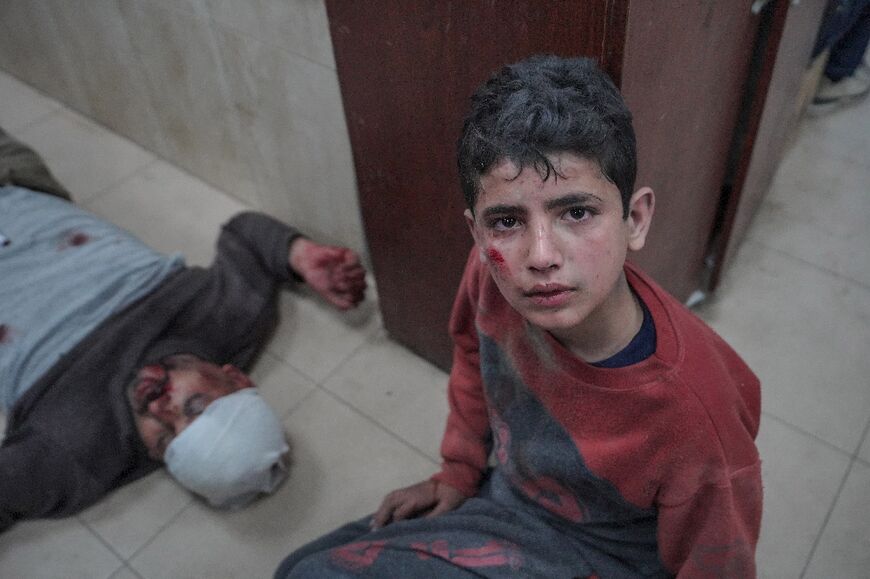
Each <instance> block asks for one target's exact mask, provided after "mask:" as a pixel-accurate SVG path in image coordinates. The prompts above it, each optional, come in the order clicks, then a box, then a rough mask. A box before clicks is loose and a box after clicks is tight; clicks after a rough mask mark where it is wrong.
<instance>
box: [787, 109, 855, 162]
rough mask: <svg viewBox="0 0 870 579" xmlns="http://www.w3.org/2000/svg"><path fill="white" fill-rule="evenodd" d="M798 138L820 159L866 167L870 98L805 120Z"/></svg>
mask: <svg viewBox="0 0 870 579" xmlns="http://www.w3.org/2000/svg"><path fill="white" fill-rule="evenodd" d="M798 138H799V139H800V140H806V141H809V142H811V143H812V144H813V145H812V146H813V149H814V151H815V153H816V155H818V156H819V157H828V158H832V157H836V158H840V159H849V160H852V161H855V162H858V163H866V162H867V153H868V151H870V98H867V99H864V100H863V101H861V102H859V103H856V104H854V105H853V106H850V107H845V108H842V109H840V110H838V111H836V112H834V113H831V114H829V115H822V116H819V117H815V118H814V117H807V118H806V119H804V122H803V123H802V126H801V131H800V135H799V137H798Z"/></svg>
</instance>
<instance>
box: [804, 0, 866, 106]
mask: <svg viewBox="0 0 870 579" xmlns="http://www.w3.org/2000/svg"><path fill="white" fill-rule="evenodd" d="M868 42H870V0H835V1H834V2H832V3H831V5H830V6H829V7H828V10H827V12H826V14H825V18H824V20H823V21H822V26H821V29H820V30H819V35H818V38H817V40H816V46H815V49H814V50H813V57H815V56H816V55H818V54H820V53H821V52H822V51H824V50H825V49H830V55H829V56H828V62H827V65H826V66H825V73H824V75H823V76H822V79H821V81H820V83H819V87H818V89H817V90H816V95H815V97H814V98H813V104H812V107H811V108H812V110H814V111H815V112H825V111H827V110H833V109H835V108H838V107H839V106H841V105H843V104H848V103H850V102H855V101H857V100H859V99H861V98H863V97H864V96H866V95H867V94H868V92H870V69H868V67H867V65H866V64H864V53H865V52H866V50H867V44H868Z"/></svg>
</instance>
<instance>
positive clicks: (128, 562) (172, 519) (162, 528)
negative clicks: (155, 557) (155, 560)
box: [124, 489, 196, 576]
mask: <svg viewBox="0 0 870 579" xmlns="http://www.w3.org/2000/svg"><path fill="white" fill-rule="evenodd" d="M184 492H186V493H188V495H189V496H190V491H188V490H187V489H185V490H184ZM195 502H196V499H194V498H193V496H190V500H188V501H187V504H185V505H184V506H183V507H181V508H180V509H178V512H177V513H175V514H174V515H172V516H171V517H170V518H169V520H167V521H166V522H165V523H163V524H162V525H160V527H158V529H157V530H156V531H154V534H152V535H151V536H150V537H149V538H148V540H147V541H145V542H144V543H142V545H141V546H140V547H139V548H138V549H136V550H135V551H133V553H132V554H131V555H130V556H129V557H128V558H127V559H125V560H124V564H125V565H127V566H128V567H130V569H131V570H132V571H134V572H135V573H136V574H137V575H139V576H141V575H142V574H141V573H139V571H138V570H137V569H136V568H134V567H133V565H132V564H131V562H132V561H133V559H135V558H136V557H137V556H138V555H139V554H140V553H141V552H142V551H144V550H145V549H146V548H147V547H148V545H150V544H151V543H153V542H154V541H155V539H157V537H158V535H160V534H161V533H162V532H163V531H165V530H166V529H167V528H168V527H169V526H170V525H171V524H172V523H174V522H175V521H176V520H177V519H178V518H179V517H180V516H181V515H182V513H184V512H185V511H186V510H187V509H189V508H190V507H191V505H193V504H194V503H195Z"/></svg>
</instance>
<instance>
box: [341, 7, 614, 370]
mask: <svg viewBox="0 0 870 579" xmlns="http://www.w3.org/2000/svg"><path fill="white" fill-rule="evenodd" d="M326 5H327V12H328V15H329V21H330V31H331V33H332V41H333V46H334V50H335V60H336V65H337V67H338V75H339V82H340V84H341V92H342V98H343V101H344V108H345V114H346V117H347V124H348V132H349V134H350V141H351V145H352V147H353V156H354V164H355V167H356V176H357V187H358V189H359V195H360V205H361V208H362V214H363V221H364V223H365V231H366V237H367V242H368V246H369V251H370V254H371V259H372V265H373V268H374V274H375V278H376V281H377V289H378V296H379V300H380V306H381V313H382V315H383V319H384V325H385V326H386V328H387V331H388V332H389V333H390V335H391V337H393V338H394V339H396V340H397V341H399V342H400V343H402V344H404V345H406V346H407V347H409V348H410V349H412V350H413V351H415V352H417V353H418V354H420V355H421V356H423V357H424V358H426V359H428V360H430V361H432V362H433V363H435V364H437V365H438V366H440V367H442V368H445V369H446V368H449V366H450V363H451V355H452V347H451V344H450V340H449V338H448V335H447V320H448V318H449V314H450V309H451V306H452V303H453V298H454V295H455V293H456V288H457V286H458V284H459V279H460V277H461V275H462V268H463V266H464V264H465V261H466V258H467V256H468V250H469V249H470V247H471V243H472V242H471V236H470V234H469V233H468V230H467V227H466V225H465V220H464V219H463V217H462V212H463V211H464V210H465V204H464V201H463V198H462V192H461V189H460V187H459V176H458V172H457V169H456V142H457V140H458V138H459V134H460V131H461V129H462V120H463V117H464V115H465V113H466V111H467V109H468V106H469V102H470V101H469V99H470V96H471V93H472V92H473V91H474V89H475V88H476V87H477V85H479V84H480V83H481V82H482V81H484V80H485V79H486V78H487V77H488V76H489V75H490V74H491V73H492V72H494V71H495V70H497V69H498V68H499V67H501V66H503V65H505V64H508V63H511V62H514V61H516V60H519V59H521V58H523V57H525V56H528V55H530V54H534V53H540V52H549V53H556V54H561V55H589V56H594V57H597V58H598V59H599V61H600V62H602V63H603V66H604V67H605V68H606V69H607V70H608V71H609V72H610V73H611V74H613V75H615V76H616V77H617V78H618V75H619V66H620V65H621V56H622V55H621V52H617V53H609V52H607V50H606V47H609V46H612V45H614V44H616V45H619V44H620V43H619V41H618V40H611V38H609V35H610V34H614V35H616V36H617V37H621V34H622V28H623V27H624V14H622V13H621V12H620V10H621V9H622V8H624V3H623V2H613V1H612V0H574V1H565V0H531V1H529V0H522V1H520V0H499V1H498V2H491V1H486V2H484V1H480V0H470V1H465V2H436V1H427V0H403V1H388V0H366V1H365V2H347V1H343V0H327V2H326Z"/></svg>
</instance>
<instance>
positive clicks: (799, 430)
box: [761, 410, 863, 459]
mask: <svg viewBox="0 0 870 579" xmlns="http://www.w3.org/2000/svg"><path fill="white" fill-rule="evenodd" d="M761 414H762V416H765V417H767V418H772V419H774V420H776V421H777V422H779V423H780V424H782V425H783V426H786V427H788V428H790V429H792V430H794V431H795V432H797V433H799V434H802V435H804V436H808V437H809V438H812V439H813V440H815V441H816V442H820V443H822V444H823V445H825V446H827V447H828V448H830V449H831V450H834V451H836V452H838V453H839V454H842V455H843V456H845V457H846V458H849V459H852V458H855V453H851V452H849V451H848V450H843V449H842V448H840V447H839V446H837V445H836V444H834V443H832V442H828V441H827V440H825V439H824V438H822V437H820V436H819V435H817V434H814V433H812V432H810V431H808V430H804V429H803V428H801V427H800V426H798V425H796V424H793V423H791V422H789V421H788V420H786V419H784V418H781V417H779V416H777V415H776V414H773V413H771V412H769V411H766V410H763V411H762V412H761ZM861 440H863V438H862V439H861ZM860 444H861V443H860V441H859V443H858V445H859V448H860Z"/></svg>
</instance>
